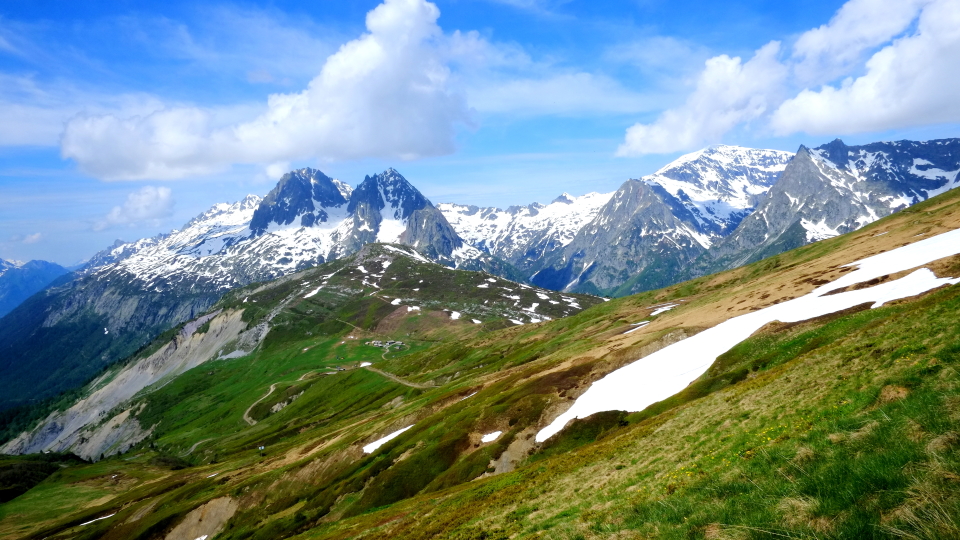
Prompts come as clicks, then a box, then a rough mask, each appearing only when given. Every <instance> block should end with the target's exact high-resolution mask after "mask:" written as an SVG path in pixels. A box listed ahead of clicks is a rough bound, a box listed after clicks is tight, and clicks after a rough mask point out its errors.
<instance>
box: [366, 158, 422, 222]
mask: <svg viewBox="0 0 960 540" xmlns="http://www.w3.org/2000/svg"><path fill="white" fill-rule="evenodd" d="M361 205H366V206H367V207H369V208H371V209H376V210H377V211H383V210H384V209H388V210H387V211H386V213H387V214H388V215H385V216H384V218H386V219H396V220H405V219H407V218H409V217H410V215H411V214H413V212H415V211H417V210H420V209H421V208H425V207H427V206H432V205H431V204H430V201H428V200H427V198H426V197H424V196H423V194H422V193H420V191H419V190H417V188H415V187H413V185H412V184H411V183H410V182H408V181H407V179H406V178H404V177H403V175H401V174H400V173H399V172H397V171H396V170H395V169H393V168H390V169H387V170H385V171H384V172H382V173H380V174H375V175H373V176H365V177H364V179H363V182H361V183H360V185H359V186H357V189H356V190H354V192H353V195H352V196H351V197H350V204H349V206H348V207H347V211H348V212H350V213H351V214H353V213H356V212H357V209H358V207H359V206H361Z"/></svg>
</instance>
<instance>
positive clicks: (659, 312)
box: [650, 304, 680, 317]
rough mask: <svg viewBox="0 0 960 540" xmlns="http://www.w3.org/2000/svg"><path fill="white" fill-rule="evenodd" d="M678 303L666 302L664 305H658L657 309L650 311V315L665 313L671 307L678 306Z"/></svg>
mask: <svg viewBox="0 0 960 540" xmlns="http://www.w3.org/2000/svg"><path fill="white" fill-rule="evenodd" d="M679 305H680V304H667V305H665V306H661V307H658V308H657V309H655V310H653V312H652V313H650V316H651V317H654V316H657V315H659V314H661V313H666V312H668V311H670V310H671V309H673V308H675V307H677V306H679Z"/></svg>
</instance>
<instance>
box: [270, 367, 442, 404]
mask: <svg viewBox="0 0 960 540" xmlns="http://www.w3.org/2000/svg"><path fill="white" fill-rule="evenodd" d="M363 369H366V370H368V371H372V372H374V373H377V374H379V375H383V376H384V377H386V378H388V379H390V380H391V381H393V382H398V383H400V384H402V385H404V386H409V387H410V388H419V389H421V390H424V389H426V388H436V387H437V385H435V384H420V383H415V382H410V381H405V380H403V379H401V378H400V377H397V376H396V375H394V374H393V373H387V372H386V371H381V370H379V369H377V368H375V367H371V366H364V368H363ZM264 397H266V396H264Z"/></svg>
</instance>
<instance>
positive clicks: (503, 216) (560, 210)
mask: <svg viewBox="0 0 960 540" xmlns="http://www.w3.org/2000/svg"><path fill="white" fill-rule="evenodd" d="M612 195H613V194H612V193H588V194H586V195H583V196H581V197H573V196H571V195H569V194H567V193H564V194H563V195H560V196H559V197H557V198H556V199H554V200H553V202H551V203H550V204H547V205H543V204H539V203H532V204H529V205H527V206H511V207H509V208H507V209H506V210H501V209H499V208H495V207H477V206H465V205H460V204H451V203H441V204H438V205H437V208H439V209H440V211H441V212H443V215H444V216H445V217H446V218H447V221H449V222H450V225H452V226H453V228H454V229H455V230H456V231H457V234H458V235H460V237H461V238H463V240H464V241H465V242H467V243H469V244H470V245H472V246H473V247H475V248H478V249H480V250H483V251H485V252H487V253H490V254H492V255H496V256H497V257H500V258H501V259H503V260H505V261H507V262H509V263H510V264H512V265H514V266H516V267H517V268H520V269H522V270H525V271H526V270H530V269H531V268H536V267H538V265H539V264H540V262H541V261H542V260H543V259H544V258H545V257H547V256H548V255H550V254H552V253H555V252H557V251H558V250H561V249H563V247H564V246H566V245H567V244H569V243H570V242H571V241H572V240H573V238H574V237H575V236H576V234H577V232H578V231H579V230H580V229H581V228H583V226H584V224H586V223H588V222H589V221H590V220H592V219H593V218H594V217H595V216H596V215H597V212H598V211H599V210H600V208H601V207H602V206H603V205H604V204H606V203H607V201H609V200H610V197H611V196H612Z"/></svg>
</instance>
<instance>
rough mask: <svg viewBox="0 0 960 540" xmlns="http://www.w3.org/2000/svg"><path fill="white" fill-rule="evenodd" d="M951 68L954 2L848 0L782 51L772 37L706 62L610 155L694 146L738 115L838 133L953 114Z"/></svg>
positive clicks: (959, 42) (945, 119) (956, 31)
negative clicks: (687, 90) (680, 95)
mask: <svg viewBox="0 0 960 540" xmlns="http://www.w3.org/2000/svg"><path fill="white" fill-rule="evenodd" d="M878 48H879V50H878ZM957 66H960V4H958V2H957V0H849V1H848V2H847V3H846V4H844V5H843V6H842V7H841V8H840V9H839V10H838V11H837V13H836V14H835V15H834V16H833V17H832V18H831V20H830V21H829V23H828V24H825V25H823V26H820V27H818V28H814V29H812V30H810V31H808V32H805V33H803V34H802V35H800V37H799V38H798V39H797V40H796V42H795V43H794V45H793V48H792V54H791V56H790V57H789V58H787V59H784V60H781V59H778V55H777V49H776V45H775V43H771V44H768V45H767V46H765V47H764V48H762V49H760V50H759V51H757V53H756V55H755V56H754V58H753V59H751V60H750V61H749V62H746V63H743V64H741V62H740V59H739V58H729V57H728V56H726V55H722V56H717V57H714V58H711V59H710V60H708V61H707V63H706V67H705V68H704V70H703V72H702V73H701V74H700V78H699V80H698V81H697V84H696V88H695V89H694V91H693V92H692V94H691V95H690V96H689V97H688V98H687V101H686V103H685V104H684V105H682V106H680V107H676V108H673V109H669V110H667V111H665V112H664V113H662V114H661V115H660V117H659V118H658V119H657V120H656V121H655V122H653V123H651V124H642V123H640V124H636V125H634V126H632V127H630V128H628V129H627V132H626V135H625V138H624V142H623V144H621V145H620V147H619V149H618V151H617V155H620V156H633V155H642V154H648V153H668V152H674V151H680V150H692V149H695V148H699V147H702V146H704V145H705V144H712V143H717V142H720V141H721V140H722V138H723V136H724V135H725V134H727V133H728V132H730V131H731V130H733V129H734V128H736V127H737V126H740V125H743V124H746V123H753V124H754V125H759V126H760V127H761V129H764V130H769V131H772V132H773V133H774V134H776V135H789V134H791V133H796V132H801V131H802V132H806V133H809V134H816V135H828V136H837V135H843V134H848V133H863V132H870V131H887V130H891V129H898V128H905V127H914V126H921V125H931V124H944V123H950V122H960V100H958V99H957V98H956V88H957V87H958V83H960V72H958V70H957ZM841 76H846V78H845V79H844V80H843V81H842V82H841V83H839V84H838V85H830V84H825V83H829V82H831V81H835V80H836V79H837V78H838V77H841ZM816 85H823V86H820V87H819V88H817V89H811V86H816Z"/></svg>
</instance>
